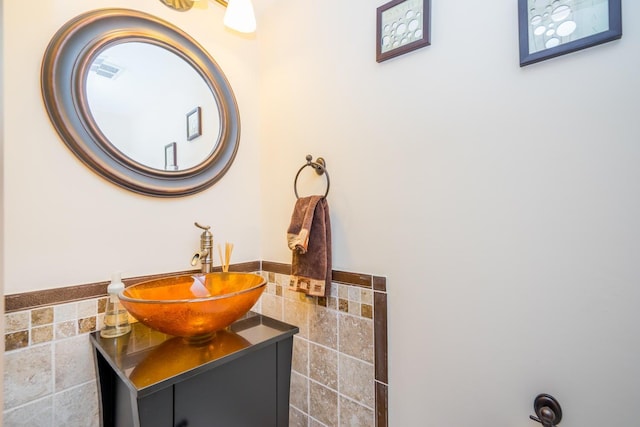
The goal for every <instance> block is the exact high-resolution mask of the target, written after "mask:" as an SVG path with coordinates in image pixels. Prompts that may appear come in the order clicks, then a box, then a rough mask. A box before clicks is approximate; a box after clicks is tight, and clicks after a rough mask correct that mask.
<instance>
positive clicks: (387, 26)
mask: <svg viewBox="0 0 640 427" xmlns="http://www.w3.org/2000/svg"><path fill="white" fill-rule="evenodd" d="M376 12H377V13H376V18H377V19H376V61H377V62H382V61H386V60H387V59H391V58H395V57H396V56H399V55H403V54H405V53H407V52H411V51H413V50H416V49H419V48H421V47H424V46H429V45H430V44H431V24H430V22H431V1H430V0H392V1H390V2H388V3H386V4H384V5H382V6H380V7H378V8H377V9H376ZM394 25H395V28H394ZM398 29H400V31H401V32H398Z"/></svg>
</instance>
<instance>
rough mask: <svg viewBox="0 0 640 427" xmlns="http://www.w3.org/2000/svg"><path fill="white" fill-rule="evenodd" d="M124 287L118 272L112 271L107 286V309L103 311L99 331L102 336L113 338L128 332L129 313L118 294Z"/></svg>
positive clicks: (129, 326)
mask: <svg viewBox="0 0 640 427" xmlns="http://www.w3.org/2000/svg"><path fill="white" fill-rule="evenodd" d="M123 289H124V283H122V280H121V279H120V273H114V274H113V276H112V277H111V283H109V286H107V294H108V296H107V297H108V299H107V309H106V311H105V312H104V326H103V327H102V330H101V331H100V336H101V337H103V338H115V337H119V336H121V335H124V334H127V333H129V331H131V325H130V324H129V313H127V310H125V308H124V307H123V306H122V303H121V302H120V298H118V294H119V293H120V291H122V290H123Z"/></svg>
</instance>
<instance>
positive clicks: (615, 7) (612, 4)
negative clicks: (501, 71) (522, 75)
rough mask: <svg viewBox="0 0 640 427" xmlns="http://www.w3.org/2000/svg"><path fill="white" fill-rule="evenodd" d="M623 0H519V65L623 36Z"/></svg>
mask: <svg viewBox="0 0 640 427" xmlns="http://www.w3.org/2000/svg"><path fill="white" fill-rule="evenodd" d="M620 2H621V0H588V1H587V0H518V23H519V33H520V34H519V37H520V66H521V67H522V66H525V65H529V64H533V63H536V62H540V61H543V60H545V59H549V58H553V57H556V56H560V55H564V54H567V53H570V52H575V51H577V50H581V49H586V48H588V47H591V46H595V45H598V44H602V43H606V42H609V41H612V40H616V39H619V38H620V37H622V13H621V8H620Z"/></svg>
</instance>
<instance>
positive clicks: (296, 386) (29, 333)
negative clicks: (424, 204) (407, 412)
mask: <svg viewBox="0 0 640 427" xmlns="http://www.w3.org/2000/svg"><path fill="white" fill-rule="evenodd" d="M232 267H233V268H232V270H235V271H255V270H260V269H261V271H262V273H261V274H263V275H264V277H265V278H267V279H268V284H267V289H266V290H265V292H264V294H263V295H262V297H261V298H260V300H259V301H258V303H257V304H256V306H255V307H254V308H253V311H256V312H259V313H261V314H264V315H266V316H269V317H273V318H275V319H278V320H282V321H284V322H286V323H290V324H293V325H296V326H298V327H299V328H300V333H299V334H297V335H296V336H295V337H294V348H293V365H292V375H291V398H290V419H289V425H290V426H292V427H294V426H305V427H307V426H312V425H313V426H376V427H386V426H387V425H388V420H387V389H388V380H387V336H386V334H387V331H386V322H387V319H386V303H387V301H386V298H387V295H386V280H385V279H384V278H382V277H376V276H370V275H362V274H354V273H346V272H338V271H334V272H333V281H332V284H331V290H330V295H329V296H327V297H326V298H323V297H309V296H307V295H305V294H301V293H297V292H292V291H289V290H288V284H289V274H290V269H291V266H290V265H287V264H279V263H272V262H262V263H247V264H242V265H235V266H232ZM255 267H258V268H255ZM146 278H147V277H145V278H135V279H129V280H125V283H127V284H130V283H134V282H138V281H141V280H144V279H146ZM74 290H78V292H74ZM105 290H106V283H104V284H103V283H100V284H90V285H84V286H78V287H73V288H64V292H61V291H58V292H54V291H47V292H45V296H43V295H42V294H41V293H29V294H21V295H9V296H7V297H6V298H5V302H6V309H7V313H6V314H5V357H4V363H5V374H4V403H5V407H4V425H5V426H7V427H9V426H12V425H34V426H49V425H64V426H79V427H87V426H89V425H96V426H97V425H99V422H98V417H99V415H98V414H99V410H98V396H97V384H96V374H95V368H94V364H93V357H92V353H91V351H92V350H91V346H90V344H89V339H88V334H89V333H90V332H93V331H96V330H99V329H100V328H101V327H102V321H103V317H104V309H105V305H106V298H105V297H104V295H105V294H106V292H105ZM87 293H94V294H96V295H93V296H90V297H89V298H88V299H82V300H80V301H70V302H66V301H60V298H61V297H60V296H61V294H63V295H66V297H67V298H68V299H69V300H76V299H78V295H82V297H86V294H87ZM46 295H49V297H48V299H49V300H51V302H47V296H46ZM88 420H90V422H89V423H88ZM25 422H26V424H25Z"/></svg>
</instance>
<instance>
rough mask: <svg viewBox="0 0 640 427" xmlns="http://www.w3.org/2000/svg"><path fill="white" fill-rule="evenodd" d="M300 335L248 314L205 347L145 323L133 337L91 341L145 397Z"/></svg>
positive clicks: (135, 326) (286, 326)
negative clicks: (167, 333)
mask: <svg viewBox="0 0 640 427" xmlns="http://www.w3.org/2000/svg"><path fill="white" fill-rule="evenodd" d="M296 333H298V328H297V327H296V326H292V325H289V324H286V323H283V322H280V321H278V320H275V319H272V318H270V317H267V316H263V315H261V314H257V313H254V312H249V313H247V314H246V315H245V316H244V317H243V318H242V319H240V320H238V321H236V322H235V323H233V324H232V325H231V326H229V327H228V328H226V329H224V330H222V331H218V332H217V333H216V336H215V337H214V338H213V339H212V340H211V341H209V342H207V343H204V344H200V345H194V344H189V343H187V342H186V341H185V340H184V339H182V338H180V337H174V336H171V335H166V334H163V333H161V332H157V331H154V330H152V329H150V328H148V327H147V326H145V325H143V324H141V323H133V324H132V325H131V332H130V333H128V334H126V335H123V336H121V337H118V338H102V337H101V336H100V332H99V331H98V332H94V333H92V334H91V335H90V341H91V343H92V345H93V346H94V347H95V349H96V350H97V351H99V352H100V354H101V355H102V356H103V357H104V359H105V360H106V361H107V362H108V363H109V365H111V367H112V368H113V370H114V371H115V372H116V373H117V374H118V376H119V377H120V378H121V379H122V380H123V381H124V383H125V384H127V386H128V387H129V388H130V389H131V391H132V392H133V393H134V394H135V395H137V396H138V397H142V396H144V395H148V394H151V393H153V392H155V391H158V390H161V389H164V388H166V387H170V386H172V385H174V384H176V383H178V382H181V381H184V380H186V379H188V378H191V377H193V376H195V375H198V374H200V373H202V372H204V371H207V370H210V369H214V368H216V367H218V366H220V365H223V364H225V363H229V362H231V361H233V360H235V359H237V358H239V357H242V356H243V355H246V354H248V353H250V352H253V351H256V350H259V349H261V348H264V347H265V346H268V345H271V344H273V343H274V342H277V341H281V340H284V339H286V338H289V337H291V336H293V335H294V334H296Z"/></svg>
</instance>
